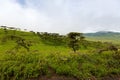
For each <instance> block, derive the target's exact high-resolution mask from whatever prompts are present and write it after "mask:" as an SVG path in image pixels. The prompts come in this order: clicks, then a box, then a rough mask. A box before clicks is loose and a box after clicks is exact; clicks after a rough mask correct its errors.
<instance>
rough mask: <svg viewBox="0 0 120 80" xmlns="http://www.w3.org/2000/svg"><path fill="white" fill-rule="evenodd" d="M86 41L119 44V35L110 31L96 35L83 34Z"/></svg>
mask: <svg viewBox="0 0 120 80" xmlns="http://www.w3.org/2000/svg"><path fill="white" fill-rule="evenodd" d="M84 35H85V37H86V38H87V40H92V41H102V42H112V43H120V33H119V32H112V31H99V32H96V33H85V34H84Z"/></svg>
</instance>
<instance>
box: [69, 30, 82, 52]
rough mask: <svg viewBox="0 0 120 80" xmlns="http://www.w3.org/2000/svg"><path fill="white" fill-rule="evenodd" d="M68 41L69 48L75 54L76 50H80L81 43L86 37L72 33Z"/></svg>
mask: <svg viewBox="0 0 120 80" xmlns="http://www.w3.org/2000/svg"><path fill="white" fill-rule="evenodd" d="M68 39H69V43H68V46H69V47H70V48H72V49H73V51H74V52H76V50H79V41H80V40H82V39H84V37H83V36H82V33H78V32H70V33H69V34H68Z"/></svg>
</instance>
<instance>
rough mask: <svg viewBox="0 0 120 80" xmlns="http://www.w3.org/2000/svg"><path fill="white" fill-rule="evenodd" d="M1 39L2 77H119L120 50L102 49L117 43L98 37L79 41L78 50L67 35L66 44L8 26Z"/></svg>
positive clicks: (37, 79) (8, 79)
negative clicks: (69, 45) (10, 28)
mask: <svg viewBox="0 0 120 80" xmlns="http://www.w3.org/2000/svg"><path fill="white" fill-rule="evenodd" d="M11 35H12V38H11ZM13 36H14V38H13ZM9 37H10V38H9ZM86 39H88V40H91V39H90V38H86ZM0 40H1V41H0V80H58V79H59V80H112V79H113V78H114V79H115V80H119V79H120V51H117V52H116V51H114V50H109V49H108V50H106V51H103V52H102V53H100V52H99V50H101V49H104V48H105V49H106V47H107V46H109V45H114V44H109V43H102V42H97V38H96V42H94V41H86V40H85V41H83V42H84V43H83V42H80V43H79V45H80V47H79V50H77V51H76V52H74V51H73V50H72V49H71V48H69V47H68V46H67V42H68V41H66V38H65V42H64V41H63V44H62V42H61V44H60V43H59V42H58V43H57V42H54V41H53V42H52V40H50V39H48V41H47V38H46V39H45V40H46V41H45V42H44V41H43V40H42V38H41V37H40V36H39V35H37V34H36V33H34V32H23V31H15V32H14V30H7V33H5V31H4V30H3V29H0ZM20 40H24V41H25V45H24V44H21V43H20V42H18V41H20ZM98 40H100V39H98ZM102 40H103V39H102ZM116 40H117V39H116ZM104 41H105V40H104ZM107 41H108V40H107ZM112 41H113V43H114V40H112ZM117 42H118V41H117ZM54 43H56V44H58V45H56V44H54ZM115 43H116V41H115ZM118 43H119V42H118ZM26 44H29V45H30V46H26ZM115 46H116V47H117V48H119V47H120V46H119V45H115Z"/></svg>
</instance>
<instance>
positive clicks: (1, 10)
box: [0, 0, 120, 34]
mask: <svg viewBox="0 0 120 80" xmlns="http://www.w3.org/2000/svg"><path fill="white" fill-rule="evenodd" d="M0 25H5V26H13V27H19V28H21V29H27V30H33V31H39V32H59V33H61V34H63V33H68V32H73V31H76V32H96V31H103V30H105V31H106V30H110V31H120V0H0Z"/></svg>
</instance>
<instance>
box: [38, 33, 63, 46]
mask: <svg viewBox="0 0 120 80" xmlns="http://www.w3.org/2000/svg"><path fill="white" fill-rule="evenodd" d="M37 35H38V36H39V37H40V39H41V41H42V42H43V43H45V44H48V45H54V46H60V45H64V44H65V40H64V39H65V37H64V36H62V35H59V34H58V33H47V32H41V33H39V32H37Z"/></svg>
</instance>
